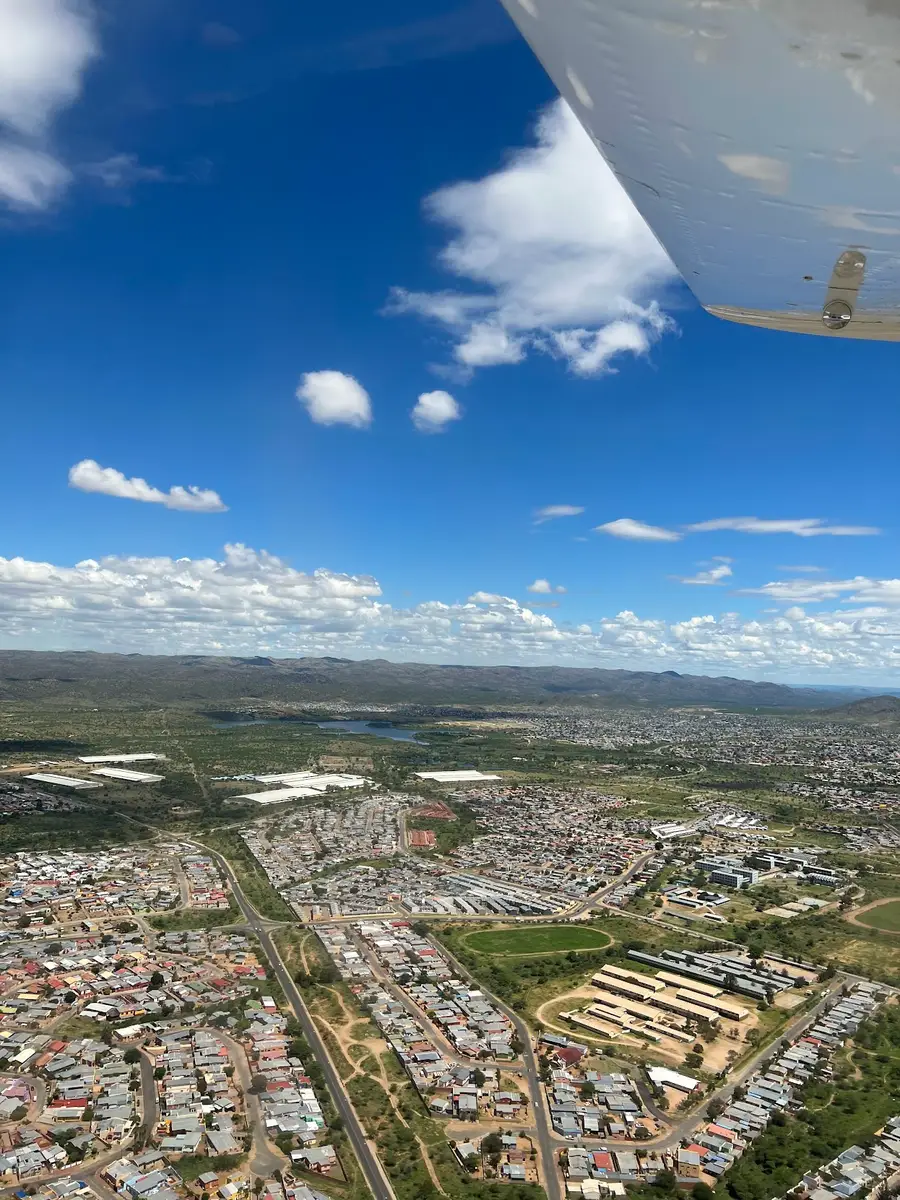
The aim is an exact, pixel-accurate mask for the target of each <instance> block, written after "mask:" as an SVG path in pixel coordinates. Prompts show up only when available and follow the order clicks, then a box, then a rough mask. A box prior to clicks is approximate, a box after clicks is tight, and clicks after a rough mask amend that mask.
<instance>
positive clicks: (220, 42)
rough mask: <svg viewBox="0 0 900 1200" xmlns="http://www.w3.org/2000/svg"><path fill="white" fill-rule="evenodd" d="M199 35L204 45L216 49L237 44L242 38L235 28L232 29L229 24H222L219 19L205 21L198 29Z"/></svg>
mask: <svg viewBox="0 0 900 1200" xmlns="http://www.w3.org/2000/svg"><path fill="white" fill-rule="evenodd" d="M200 37H201V39H202V41H203V43H204V44H205V45H207V46H214V47H216V48H217V49H227V47H229V46H237V45H238V43H239V42H240V41H241V40H242V39H241V35H240V34H239V33H238V31H237V30H236V29H232V28H231V26H230V25H223V24H222V23H221V22H220V21H207V22H206V24H205V25H204V26H203V28H202V29H201V30H200Z"/></svg>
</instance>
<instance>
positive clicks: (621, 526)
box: [594, 517, 681, 542]
mask: <svg viewBox="0 0 900 1200" xmlns="http://www.w3.org/2000/svg"><path fill="white" fill-rule="evenodd" d="M594 533H608V534H609V536H610V537H614V538H624V539H625V540H626V541H630V542H680V541H681V534H680V533H676V532H675V531H674V530H673V529H663V528H662V527H661V526H659V525H645V524H644V522H643V521H635V520H632V518H631V517H620V518H619V519H618V521H607V522H606V524H605V525H597V526H596V527H595V528H594Z"/></svg>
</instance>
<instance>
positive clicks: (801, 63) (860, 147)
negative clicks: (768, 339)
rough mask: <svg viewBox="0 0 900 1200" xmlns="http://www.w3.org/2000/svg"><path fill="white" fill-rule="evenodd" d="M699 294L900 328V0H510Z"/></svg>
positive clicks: (724, 306)
mask: <svg viewBox="0 0 900 1200" xmlns="http://www.w3.org/2000/svg"><path fill="white" fill-rule="evenodd" d="M502 2H503V4H504V6H505V8H506V9H507V11H508V12H509V14H510V16H511V17H512V18H513V20H514V21H515V23H516V25H517V26H518V27H519V29H520V30H521V32H522V34H523V35H524V36H525V38H526V39H527V41H528V42H529V44H530V45H531V47H532V49H533V50H534V52H535V54H536V55H537V57H538V58H539V59H540V61H541V62H542V63H543V65H544V67H545V68H546V70H547V72H548V74H549V75H550V77H551V79H552V80H553V82H554V83H555V84H556V86H557V87H558V88H559V90H560V92H561V93H562V95H563V96H564V97H565V99H566V100H567V101H568V103H569V104H570V105H571V107H572V109H573V110H574V112H575V113H576V114H577V116H578V118H579V119H580V121H581V123H582V124H583V125H584V127H585V128H586V129H587V131H588V133H589V134H590V135H591V137H592V139H593V141H594V143H595V145H596V146H597V149H598V150H599V152H600V153H601V154H603V156H604V157H605V158H606V159H607V161H608V162H609V164H610V166H611V167H612V169H613V170H614V172H615V173H616V175H617V176H618V178H619V180H620V181H621V183H622V185H623V186H624V188H625V189H626V191H627V192H628V193H629V195H630V196H631V199H632V200H633V201H634V203H635V205H636V206H637V208H638V209H639V211H640V212H641V214H642V215H643V217H644V219H645V220H646V221H647V223H648V224H649V225H650V227H651V229H653V231H654V233H655V234H656V236H657V237H658V238H659V240H660V242H661V243H662V244H663V246H664V247H665V249H666V250H667V251H668V253H669V255H670V257H671V258H672V260H673V262H674V263H675V265H676V267H678V269H679V270H680V271H681V274H682V275H683V276H684V279H685V281H686V282H687V284H688V286H689V287H690V288H691V290H692V291H693V292H694V294H695V295H696V297H697V299H698V300H699V301H700V303H701V304H702V305H703V306H704V308H706V309H707V311H709V312H711V313H713V314H715V315H716V316H719V317H724V318H726V319H728V320H732V321H740V322H742V323H745V324H749V325H757V326H762V327H765V328H770V329H785V330H791V331H795V332H800V333H819V334H824V335H827V336H840V337H859V338H873V339H880V340H888V341H896V340H900V0H502Z"/></svg>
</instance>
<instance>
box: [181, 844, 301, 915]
mask: <svg viewBox="0 0 900 1200" xmlns="http://www.w3.org/2000/svg"><path fill="white" fill-rule="evenodd" d="M202 841H203V844H204V845H206V846H209V847H210V849H212V850H217V851H218V852H219V854H221V855H222V857H223V858H225V859H227V860H228V862H229V864H230V865H231V868H232V870H233V871H234V873H235V875H236V876H237V880H238V883H239V884H240V885H241V888H242V889H243V892H244V895H245V896H246V897H247V899H248V900H249V901H250V903H251V904H252V905H253V907H254V908H255V909H256V910H257V912H259V913H261V914H262V915H263V916H264V917H271V918H272V920H273V921H296V919H297V918H296V916H295V914H294V913H293V912H292V911H291V909H290V908H289V907H288V906H287V904H286V903H285V902H284V900H282V898H281V896H279V894H278V892H276V891H275V889H274V888H273V887H272V885H271V883H269V879H268V876H267V875H266V873H265V871H264V870H263V869H262V867H261V866H260V865H259V863H258V862H257V861H256V859H255V858H254V857H253V855H252V854H251V853H250V851H249V850H248V849H247V846H246V844H245V842H244V840H243V839H242V838H241V837H240V836H239V834H238V833H237V831H236V830H234V829H213V830H207V831H205V832H204V833H203V834H202Z"/></svg>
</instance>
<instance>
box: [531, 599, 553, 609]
mask: <svg viewBox="0 0 900 1200" xmlns="http://www.w3.org/2000/svg"><path fill="white" fill-rule="evenodd" d="M525 607H526V608H559V601H558V600H526V601H525Z"/></svg>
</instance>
